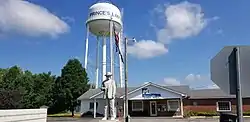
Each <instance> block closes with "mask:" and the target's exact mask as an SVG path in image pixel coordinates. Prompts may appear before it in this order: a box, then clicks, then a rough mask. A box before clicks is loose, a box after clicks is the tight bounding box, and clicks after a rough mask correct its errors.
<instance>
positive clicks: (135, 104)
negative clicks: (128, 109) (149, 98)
mask: <svg viewBox="0 0 250 122" xmlns="http://www.w3.org/2000/svg"><path fill="white" fill-rule="evenodd" d="M132 111H143V101H132Z"/></svg>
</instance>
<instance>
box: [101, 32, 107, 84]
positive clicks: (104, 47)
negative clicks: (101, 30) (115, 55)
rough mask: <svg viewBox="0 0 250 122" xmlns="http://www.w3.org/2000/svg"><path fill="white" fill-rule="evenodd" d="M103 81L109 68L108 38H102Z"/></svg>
mask: <svg viewBox="0 0 250 122" xmlns="http://www.w3.org/2000/svg"><path fill="white" fill-rule="evenodd" d="M102 40H103V41H102V81H104V80H105V78H106V77H105V76H104V75H105V74H106V67H107V59H106V56H107V45H106V38H105V37H102Z"/></svg>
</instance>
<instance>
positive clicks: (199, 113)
mask: <svg viewBox="0 0 250 122" xmlns="http://www.w3.org/2000/svg"><path fill="white" fill-rule="evenodd" d="M219 115H220V114H219V113H218V112H216V111H207V112H195V111H187V112H185V114H184V117H191V116H219ZM243 115H244V116H250V111H246V112H243Z"/></svg>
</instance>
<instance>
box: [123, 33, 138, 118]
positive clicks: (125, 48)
mask: <svg viewBox="0 0 250 122" xmlns="http://www.w3.org/2000/svg"><path fill="white" fill-rule="evenodd" d="M128 41H133V42H136V40H135V38H132V39H128V38H126V37H125V44H124V53H125V54H124V59H125V61H124V70H125V75H124V79H125V99H124V101H125V102H124V104H125V106H124V107H125V109H124V113H125V122H129V115H128V53H127V46H128Z"/></svg>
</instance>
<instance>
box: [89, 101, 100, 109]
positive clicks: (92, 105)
mask: <svg viewBox="0 0 250 122" xmlns="http://www.w3.org/2000/svg"><path fill="white" fill-rule="evenodd" d="M97 107H98V102H96V109H97ZM93 109H94V102H90V103H89V110H93Z"/></svg>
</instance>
